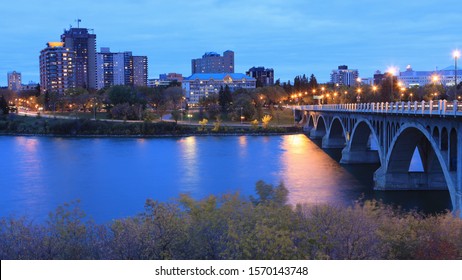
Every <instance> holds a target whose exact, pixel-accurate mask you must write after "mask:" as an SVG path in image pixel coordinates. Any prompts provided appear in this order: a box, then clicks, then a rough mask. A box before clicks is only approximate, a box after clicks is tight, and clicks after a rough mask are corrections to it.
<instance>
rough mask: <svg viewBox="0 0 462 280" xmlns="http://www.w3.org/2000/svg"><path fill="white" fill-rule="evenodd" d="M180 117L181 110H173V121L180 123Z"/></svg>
mask: <svg viewBox="0 0 462 280" xmlns="http://www.w3.org/2000/svg"><path fill="white" fill-rule="evenodd" d="M180 116H181V112H180V110H177V109H175V110H173V111H172V117H173V120H174V121H175V123H178V120H179V119H180Z"/></svg>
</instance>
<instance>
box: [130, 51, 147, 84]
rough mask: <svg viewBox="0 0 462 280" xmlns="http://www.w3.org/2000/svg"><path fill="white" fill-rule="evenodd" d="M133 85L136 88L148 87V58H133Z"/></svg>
mask: <svg viewBox="0 0 462 280" xmlns="http://www.w3.org/2000/svg"><path fill="white" fill-rule="evenodd" d="M132 60H133V84H134V85H135V86H147V85H148V57H147V56H133V57H132Z"/></svg>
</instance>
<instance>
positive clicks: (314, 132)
mask: <svg viewBox="0 0 462 280" xmlns="http://www.w3.org/2000/svg"><path fill="white" fill-rule="evenodd" d="M324 135H326V131H325V130H319V129H316V128H312V129H311V130H310V138H311V139H322V138H323V137H324Z"/></svg>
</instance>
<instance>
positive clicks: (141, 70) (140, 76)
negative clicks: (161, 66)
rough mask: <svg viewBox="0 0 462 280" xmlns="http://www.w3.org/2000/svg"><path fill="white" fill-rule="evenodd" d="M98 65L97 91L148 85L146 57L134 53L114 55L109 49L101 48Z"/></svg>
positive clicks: (97, 60) (98, 54) (97, 58)
mask: <svg viewBox="0 0 462 280" xmlns="http://www.w3.org/2000/svg"><path fill="white" fill-rule="evenodd" d="M96 65H97V67H96V77H97V89H102V88H108V87H110V86H114V85H135V86H146V85H147V80H148V59H147V57H146V56H133V55H132V52H118V53H112V52H110V49H109V48H101V52H99V53H97V54H96Z"/></svg>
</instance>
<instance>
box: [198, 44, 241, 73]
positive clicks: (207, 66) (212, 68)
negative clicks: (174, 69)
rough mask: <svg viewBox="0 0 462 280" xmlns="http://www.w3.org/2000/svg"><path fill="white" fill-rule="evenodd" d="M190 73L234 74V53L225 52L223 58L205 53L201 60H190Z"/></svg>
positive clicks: (216, 54)
mask: <svg viewBox="0 0 462 280" xmlns="http://www.w3.org/2000/svg"><path fill="white" fill-rule="evenodd" d="M191 73H192V74H196V73H234V52H233V51H230V50H228V51H225V52H224V53H223V56H220V55H219V54H218V53H216V52H207V53H205V54H204V55H203V56H202V58H197V59H192V60H191Z"/></svg>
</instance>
